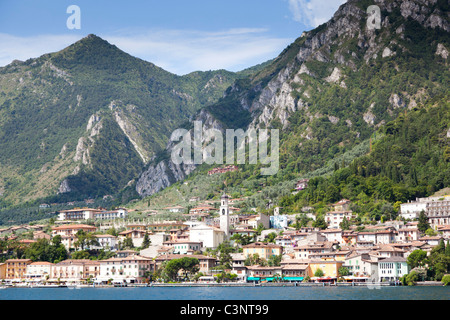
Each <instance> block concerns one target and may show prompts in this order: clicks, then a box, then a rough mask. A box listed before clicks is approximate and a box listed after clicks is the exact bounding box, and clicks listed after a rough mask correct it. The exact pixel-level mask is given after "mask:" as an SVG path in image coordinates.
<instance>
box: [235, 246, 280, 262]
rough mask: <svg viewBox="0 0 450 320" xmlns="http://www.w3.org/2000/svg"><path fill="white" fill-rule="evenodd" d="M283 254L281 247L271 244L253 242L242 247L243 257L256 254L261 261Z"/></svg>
mask: <svg viewBox="0 0 450 320" xmlns="http://www.w3.org/2000/svg"><path fill="white" fill-rule="evenodd" d="M282 253H283V247H282V246H279V245H276V244H273V243H262V242H255V243H251V244H248V245H246V246H243V254H244V257H245V258H247V257H249V256H252V255H254V254H257V255H258V256H259V258H261V259H266V260H267V259H269V257H271V256H279V255H281V254H282Z"/></svg>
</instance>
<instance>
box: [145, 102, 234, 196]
mask: <svg viewBox="0 0 450 320" xmlns="http://www.w3.org/2000/svg"><path fill="white" fill-rule="evenodd" d="M192 121H198V122H200V123H201V124H202V140H201V143H202V145H203V144H204V143H205V142H207V141H208V140H207V139H208V135H207V132H208V130H210V129H215V130H218V131H220V132H221V133H224V132H225V128H224V127H223V125H222V124H221V123H220V122H219V121H217V120H216V119H215V118H214V117H213V116H212V115H211V113H209V112H208V111H206V110H205V109H202V110H201V111H200V112H199V113H198V114H197V116H196V117H194V118H193V119H192ZM189 134H190V135H191V137H192V139H193V137H194V130H193V129H191V130H190V131H189ZM177 143H178V142H175V141H170V142H169V143H168V144H167V147H166V150H165V154H166V155H168V157H166V158H165V159H164V160H161V161H159V162H156V163H151V164H150V165H149V166H148V167H147V169H146V170H144V172H142V173H141V175H140V176H139V179H138V180H137V182H136V192H137V193H138V194H139V195H140V196H141V197H146V196H151V195H153V194H155V193H157V192H159V191H161V190H163V189H165V188H167V187H169V186H170V185H172V184H173V183H175V182H178V181H181V180H183V179H185V178H186V177H187V176H188V175H189V174H190V173H192V172H193V171H194V170H195V169H196V168H197V166H198V164H195V163H194V162H192V163H181V164H176V163H174V162H173V161H172V158H171V154H172V151H173V150H174V148H175V147H176V145H177ZM195 147H196V148H201V147H202V146H195Z"/></svg>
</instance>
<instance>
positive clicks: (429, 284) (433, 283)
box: [0, 281, 444, 289]
mask: <svg viewBox="0 0 450 320" xmlns="http://www.w3.org/2000/svg"><path fill="white" fill-rule="evenodd" d="M415 286H416V287H442V286H444V285H443V284H442V282H439V281H425V282H417V283H416V284H415ZM153 287H155V288H158V287H159V288H162V287H184V288H191V287H244V288H245V287H246V288H258V287H368V288H377V287H406V286H404V285H402V284H399V283H389V282H381V283H364V282H360V283H345V282H344V283H333V284H330V283H324V282H322V283H314V282H311V283H293V282H291V283H289V282H286V283H257V284H256V283H149V284H133V283H131V284H126V285H101V284H97V285H92V284H81V285H71V284H60V285H6V286H2V287H0V289H9V288H11V289H12V288H24V289H35V288H39V289H42V288H44V289H45V288H51V289H54V288H68V289H82V288H93V289H96V288H99V289H103V288H153Z"/></svg>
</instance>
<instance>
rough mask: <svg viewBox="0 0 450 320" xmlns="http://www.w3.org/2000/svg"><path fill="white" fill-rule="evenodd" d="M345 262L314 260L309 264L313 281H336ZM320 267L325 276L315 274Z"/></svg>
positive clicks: (309, 272)
mask: <svg viewBox="0 0 450 320" xmlns="http://www.w3.org/2000/svg"><path fill="white" fill-rule="evenodd" d="M343 264H344V261H336V260H312V261H311V262H310V263H309V265H308V274H309V276H310V277H311V280H313V281H315V280H317V281H322V280H325V281H327V280H330V281H336V280H337V277H338V276H339V271H338V270H339V268H340V267H342V266H343ZM319 269H320V270H322V273H323V276H320V277H316V276H315V274H316V272H317V271H318V270H319Z"/></svg>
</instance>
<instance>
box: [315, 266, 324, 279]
mask: <svg viewBox="0 0 450 320" xmlns="http://www.w3.org/2000/svg"><path fill="white" fill-rule="evenodd" d="M323 275H324V273H323V270H322V269H320V268H318V269H317V270H316V272H314V277H323Z"/></svg>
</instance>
